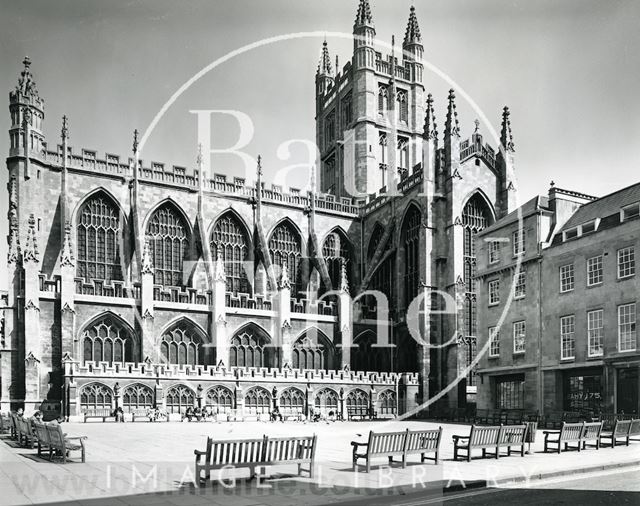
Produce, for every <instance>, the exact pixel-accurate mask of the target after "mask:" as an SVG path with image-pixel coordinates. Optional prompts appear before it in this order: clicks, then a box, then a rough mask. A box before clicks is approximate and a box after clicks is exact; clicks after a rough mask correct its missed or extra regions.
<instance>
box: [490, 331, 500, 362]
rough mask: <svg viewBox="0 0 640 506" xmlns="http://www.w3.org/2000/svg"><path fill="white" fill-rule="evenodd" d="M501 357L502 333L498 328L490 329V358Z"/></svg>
mask: <svg viewBox="0 0 640 506" xmlns="http://www.w3.org/2000/svg"><path fill="white" fill-rule="evenodd" d="M499 356H500V331H499V330H498V327H489V357H490V358H496V357H499Z"/></svg>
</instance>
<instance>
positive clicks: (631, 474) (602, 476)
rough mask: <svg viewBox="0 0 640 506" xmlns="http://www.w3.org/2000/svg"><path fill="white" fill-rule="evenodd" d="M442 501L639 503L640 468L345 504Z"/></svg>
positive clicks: (530, 505)
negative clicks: (448, 492) (498, 486)
mask: <svg viewBox="0 0 640 506" xmlns="http://www.w3.org/2000/svg"><path fill="white" fill-rule="evenodd" d="M443 503H445V504H447V506H468V505H473V506H483V505H487V506H495V505H498V504H518V505H519V506H537V505H540V504H578V505H592V504H598V505H609V504H610V505H614V504H615V505H640V468H636V469H633V470H632V471H622V472H621V471H620V470H608V471H603V472H599V473H588V474H585V475H582V476H580V477H579V478H573V477H570V476H564V477H560V478H552V479H548V480H540V481H534V482H532V483H531V485H530V486H529V487H526V486H525V485H524V484H523V483H519V484H516V485H514V486H512V487H508V486H504V487H502V488H490V489H484V488H483V489H478V490H469V491H464V492H459V493H451V494H445V495H444V497H443V496H442V495H441V494H439V493H436V494H434V491H433V490H428V491H425V492H421V493H416V494H411V495H405V496H398V497H396V498H392V497H388V496H386V497H380V498H371V499H369V500H367V501H353V502H348V503H344V504H353V505H357V504H362V505H363V504H367V505H370V506H372V505H374V504H385V505H387V504H393V505H396V506H421V505H426V504H443Z"/></svg>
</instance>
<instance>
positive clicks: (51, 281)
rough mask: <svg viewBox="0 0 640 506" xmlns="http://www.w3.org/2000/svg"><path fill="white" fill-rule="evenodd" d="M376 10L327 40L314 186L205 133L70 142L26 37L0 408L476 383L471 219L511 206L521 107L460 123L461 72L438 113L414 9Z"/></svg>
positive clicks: (360, 392) (314, 399)
mask: <svg viewBox="0 0 640 506" xmlns="http://www.w3.org/2000/svg"><path fill="white" fill-rule="evenodd" d="M403 17H404V16H403ZM374 18H375V12H372V8H371V6H370V5H369V1H368V0H360V2H359V5H358V8H357V12H356V16H355V21H354V23H353V36H354V43H353V54H352V55H351V56H350V57H349V58H346V59H345V61H346V64H344V65H343V66H342V67H341V68H337V65H336V60H335V59H334V57H333V55H332V54H331V53H330V49H331V48H330V46H329V44H328V43H327V42H326V41H325V42H324V43H323V45H322V46H321V57H320V62H319V64H318V67H317V72H316V76H315V104H316V110H315V112H316V117H315V121H316V139H315V141H316V143H317V146H318V150H319V156H320V159H319V160H318V162H317V169H316V170H315V171H314V173H315V176H313V177H312V183H311V184H310V186H309V187H310V190H304V191H302V190H300V189H296V188H284V187H281V186H278V185H275V184H270V183H269V182H267V181H266V179H267V177H268V175H269V167H266V166H264V167H263V166H261V163H260V162H259V161H258V164H257V167H256V171H255V178H253V180H248V179H247V178H246V177H244V175H243V177H234V176H233V174H231V175H223V174H221V173H218V172H216V169H217V167H212V170H210V171H205V170H204V169H203V164H202V158H201V157H198V159H197V161H195V160H196V155H195V154H194V156H193V159H194V163H193V164H192V166H191V167H180V166H168V165H165V164H163V163H159V162H152V163H148V164H147V163H143V162H142V161H141V160H140V158H139V156H138V155H139V153H138V136H137V134H135V135H134V136H133V139H134V141H133V152H132V153H126V154H122V155H117V154H112V153H110V152H109V151H107V152H106V154H104V155H101V154H99V153H96V151H93V150H90V149H81V148H72V147H71V146H70V145H69V143H68V139H69V129H70V128H71V127H72V121H69V122H67V119H66V118H62V119H56V120H55V121H51V122H49V121H45V116H46V106H45V99H44V97H46V90H44V89H38V87H37V85H36V77H37V67H38V65H37V62H34V63H33V67H32V63H31V61H30V60H29V58H25V60H24V62H23V69H22V71H21V72H20V74H19V76H18V78H17V85H16V87H15V89H13V90H7V91H10V93H9V113H10V115H11V127H10V130H9V137H10V147H9V152H8V156H7V159H6V160H7V169H8V185H7V190H8V198H7V199H6V200H5V202H7V203H8V220H9V234H8V244H9V247H8V259H7V263H6V268H7V271H8V276H7V277H8V289H7V291H6V293H3V294H2V301H1V307H0V310H1V311H2V328H1V330H2V333H1V335H0V339H1V342H0V384H1V390H0V409H1V410H2V411H5V410H9V409H18V408H20V407H22V408H24V410H25V412H27V413H29V412H33V411H34V410H41V411H43V412H44V413H45V417H54V416H58V415H60V416H62V417H64V418H65V419H68V420H72V421H73V420H78V419H79V420H81V419H82V417H83V414H84V413H87V412H88V411H91V412H96V410H98V411H99V410H114V409H116V408H121V409H122V410H123V411H124V413H125V414H127V413H133V412H134V411H136V410H139V409H144V408H155V407H158V408H159V409H161V410H162V411H164V412H166V413H167V414H168V416H169V417H172V416H178V417H179V416H180V414H181V413H183V412H184V411H185V410H186V409H187V408H188V407H193V406H199V407H201V408H204V407H205V406H207V407H209V408H210V409H211V410H212V411H213V412H214V413H215V414H217V415H218V416H224V417H227V418H228V419H235V420H245V419H256V418H260V416H261V415H263V414H265V413H268V412H270V410H271V409H272V408H273V407H274V406H277V407H278V408H279V410H280V411H281V412H283V413H286V412H293V413H302V414H304V415H306V416H308V415H309V413H310V412H320V413H329V412H333V413H334V414H336V415H338V416H339V415H342V414H344V415H345V417H346V413H347V412H348V411H349V410H356V411H357V410H371V411H375V412H376V414H377V416H378V417H393V416H397V415H399V414H403V413H408V412H411V411H412V410H414V409H415V408H417V407H419V406H420V405H421V404H423V403H425V402H427V401H428V400H430V399H435V398H436V397H437V404H438V405H445V406H449V407H464V406H465V405H467V404H473V403H475V401H476V389H477V385H476V375H475V371H474V359H475V357H476V352H477V333H478V332H477V302H476V297H477V295H478V293H477V290H476V280H475V277H476V246H475V242H474V240H475V237H476V235H477V234H478V233H480V232H481V231H482V230H483V229H484V228H487V227H489V226H491V225H492V224H493V223H494V222H495V221H496V220H498V219H500V218H502V217H504V216H506V215H507V214H508V213H510V212H511V211H513V210H514V209H515V207H516V191H515V181H514V180H513V156H514V144H513V139H512V134H511V123H510V115H509V110H508V108H506V107H505V108H504V109H503V110H502V111H499V112H498V111H496V115H495V118H494V119H495V120H496V123H501V132H500V145H490V144H489V143H487V142H486V140H485V139H484V137H483V134H482V132H481V131H480V128H479V126H478V123H476V128H475V131H474V133H473V134H472V135H471V137H470V138H466V139H465V138H462V137H461V134H460V124H459V121H462V119H459V118H458V114H457V112H456V95H455V91H454V90H451V91H450V92H449V95H448V97H440V100H441V105H442V111H441V113H439V114H438V116H439V117H442V118H443V120H442V122H441V123H442V125H437V124H436V113H435V110H436V98H437V97H432V96H431V95H430V94H428V93H427V91H426V90H425V87H424V85H423V72H424V65H423V63H422V62H423V52H424V47H423V41H422V36H421V33H420V28H419V23H418V19H417V15H416V12H415V9H414V8H413V7H412V8H411V9H410V11H409V14H408V22H407V25H406V29H405V28H404V27H399V28H402V29H403V31H404V37H403V39H402V42H401V44H400V43H399V42H400V40H398V43H397V44H396V43H395V42H394V44H393V46H391V47H392V48H393V49H391V50H389V51H387V50H385V51H384V52H380V50H379V48H378V47H377V44H375V40H376V28H375V22H374ZM404 19H406V18H404ZM401 22H402V20H399V23H401ZM315 56H316V55H315V54H314V55H309V58H310V59H312V58H313V59H315ZM16 73H18V71H17V69H16ZM313 92H314V90H313V89H311V90H309V100H311V99H312V96H311V95H312V93H313ZM47 99H48V100H54V99H55V97H47ZM46 119H47V120H49V118H46ZM300 120H301V121H306V119H304V118H301V119H300ZM473 120H474V118H468V122H469V124H470V125H473ZM465 121H467V120H465ZM52 124H53V125H52ZM60 125H62V127H61V134H60ZM256 135H259V132H257V133H256ZM81 137H82V133H81V132H77V133H74V139H81ZM105 148H106V149H108V146H105ZM151 156H152V155H151ZM219 172H224V167H219ZM412 303H413V307H414V308H415V307H417V308H418V311H413V312H412V311H410V306H411V305H412ZM413 313H417V316H411V315H413ZM416 335H418V336H421V338H420V339H418V338H416ZM445 390H446V391H445ZM354 412H355V411H354Z"/></svg>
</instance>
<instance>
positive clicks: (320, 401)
mask: <svg viewBox="0 0 640 506" xmlns="http://www.w3.org/2000/svg"><path fill="white" fill-rule="evenodd" d="M314 404H315V410H316V411H319V412H320V413H321V414H322V415H325V416H326V415H328V414H329V413H330V412H331V411H333V414H334V415H337V414H338V404H339V399H338V394H337V393H336V391H335V390H332V389H330V388H323V389H322V390H320V391H319V392H318V393H317V394H316V399H315V403H314Z"/></svg>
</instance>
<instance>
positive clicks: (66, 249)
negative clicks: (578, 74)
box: [60, 220, 76, 267]
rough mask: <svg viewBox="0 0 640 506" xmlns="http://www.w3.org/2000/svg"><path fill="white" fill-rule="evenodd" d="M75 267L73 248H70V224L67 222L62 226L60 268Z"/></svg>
mask: <svg viewBox="0 0 640 506" xmlns="http://www.w3.org/2000/svg"><path fill="white" fill-rule="evenodd" d="M75 265H76V262H75V258H74V256H73V247H72V246H71V223H69V220H67V221H66V223H65V224H64V241H63V243H62V251H61V253H60V267H75Z"/></svg>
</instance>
